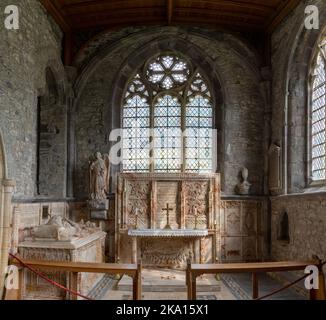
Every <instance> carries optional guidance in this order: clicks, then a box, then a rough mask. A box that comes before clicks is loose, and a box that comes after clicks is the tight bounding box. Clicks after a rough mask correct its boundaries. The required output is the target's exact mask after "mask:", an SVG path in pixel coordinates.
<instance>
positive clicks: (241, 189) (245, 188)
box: [235, 168, 251, 195]
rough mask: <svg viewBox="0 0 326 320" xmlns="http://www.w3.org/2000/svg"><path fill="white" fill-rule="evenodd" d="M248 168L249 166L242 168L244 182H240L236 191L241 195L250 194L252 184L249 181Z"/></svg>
mask: <svg viewBox="0 0 326 320" xmlns="http://www.w3.org/2000/svg"><path fill="white" fill-rule="evenodd" d="M248 173H249V172H248V169H247V168H242V170H241V177H242V182H240V183H238V184H237V186H236V188H235V191H236V193H237V194H239V195H248V194H249V190H250V186H251V184H250V183H249V182H248Z"/></svg>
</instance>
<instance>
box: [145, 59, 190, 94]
mask: <svg viewBox="0 0 326 320" xmlns="http://www.w3.org/2000/svg"><path fill="white" fill-rule="evenodd" d="M189 74H190V69H189V66H188V64H187V62H186V61H183V60H182V59H181V58H180V57H177V56H174V55H160V56H159V57H157V58H155V59H154V60H153V61H151V62H150V63H149V65H148V67H147V70H146V76H147V79H148V80H149V82H151V83H153V84H155V85H157V86H159V87H160V89H163V90H170V89H172V88H174V87H177V86H180V85H182V84H184V83H185V82H186V81H187V80H188V77H189Z"/></svg>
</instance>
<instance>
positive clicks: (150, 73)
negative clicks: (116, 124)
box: [123, 54, 213, 173]
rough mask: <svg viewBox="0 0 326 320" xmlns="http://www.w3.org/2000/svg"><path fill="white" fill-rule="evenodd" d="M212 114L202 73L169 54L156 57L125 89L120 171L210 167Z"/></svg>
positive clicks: (187, 170)
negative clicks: (121, 169)
mask: <svg viewBox="0 0 326 320" xmlns="http://www.w3.org/2000/svg"><path fill="white" fill-rule="evenodd" d="M212 119H213V118H212V101H211V93H210V91H209V89H208V86H207V84H206V82H205V80H204V78H203V77H202V76H201V74H200V73H199V72H198V71H197V70H194V68H193V66H192V65H191V64H190V63H189V62H187V61H186V60H184V59H183V58H181V57H178V56H176V55H174V54H162V55H159V56H158V57H155V58H154V59H152V60H150V61H149V62H148V63H147V64H145V65H144V66H143V67H142V68H141V69H140V70H139V72H138V73H137V74H136V76H135V77H134V78H133V79H131V80H130V82H129V83H128V86H127V90H126V93H125V98H124V105H123V128H124V130H123V171H125V172H151V171H154V172H182V171H185V172H205V173H206V172H211V171H212V125H213V124H212V122H213V120H212ZM185 130H186V131H185ZM184 132H186V137H185V136H182V133H184Z"/></svg>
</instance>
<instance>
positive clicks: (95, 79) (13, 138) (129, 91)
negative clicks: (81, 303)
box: [0, 0, 326, 300]
mask: <svg viewBox="0 0 326 320" xmlns="http://www.w3.org/2000/svg"><path fill="white" fill-rule="evenodd" d="M13 2H15V1H12V0H11V1H9V0H8V1H7V0H2V1H1V3H0V12H5V8H6V7H7V6H9V5H12V4H14V3H13ZM308 6H310V7H308ZM17 7H18V17H19V28H18V29H16V30H15V29H7V28H5V27H1V25H3V23H2V21H1V24H0V40H1V41H0V53H1V54H0V299H1V298H3V299H4V298H5V297H6V296H7V297H8V295H9V296H10V294H9V293H8V290H5V287H6V285H5V284H6V277H7V276H8V273H7V271H8V268H7V266H8V265H10V264H11V263H12V261H13V256H10V255H9V252H10V253H11V254H13V255H15V256H17V257H20V259H23V260H24V261H31V260H35V261H53V262H67V263H74V262H90V263H112V264H117V265H118V264H129V265H134V264H136V265H137V263H138V262H139V261H140V260H141V263H142V268H143V271H142V274H143V298H144V299H147V298H153V297H154V298H157V299H161V298H162V299H164V298H172V299H174V298H178V295H179V297H181V298H182V297H184V298H186V284H185V272H184V271H185V270H186V268H187V263H188V262H191V263H193V264H206V265H210V264H221V263H223V264H224V263H253V262H273V261H274V262H279V261H310V260H311V259H312V257H313V256H318V258H319V259H321V260H322V261H323V259H325V258H326V241H324V240H325V232H326V216H325V210H326V150H325V146H326V101H325V97H326V36H325V32H324V31H325V28H324V27H325V26H326V2H325V1H324V0H310V1H306V0H268V1H266V0H230V1H224V0H213V1H206V0H192V1H190V0H156V1H153V0H134V1H129V0H128V1H127V0H125V1H122V0H114V1H105V0H91V1H85V0H52V1H49V0H22V1H19V2H17ZM307 7H308V10H307ZM316 10H317V11H316ZM316 12H317V16H316V17H318V21H317V22H316V21H315V20H314V16H313V15H314V14H315V13H316ZM309 14H310V16H309ZM5 16H6V15H4V17H5ZM307 17H308V18H307ZM0 20H1V16H0ZM16 262H17V261H16ZM43 272H44V274H45V275H46V276H47V277H49V278H50V279H52V280H54V281H56V282H58V283H60V284H62V285H64V286H68V287H69V286H71V281H72V280H71V278H70V277H69V273H68V272H63V271H60V270H52V271H51V270H44V271H43ZM302 272H303V271H283V272H279V273H277V272H269V273H266V274H264V275H261V278H260V280H259V281H260V285H261V288H262V289H261V290H263V291H264V290H265V289H266V293H267V291H268V288H269V287H268V285H269V284H270V286H271V287H273V288H277V287H280V286H282V285H284V284H287V283H290V282H291V281H293V280H294V279H295V278H296V277H298V276H300V275H302V274H303V273H302ZM247 276H248V277H249V278H246V277H247ZM250 276H251V275H250V274H247V275H246V274H241V275H236V274H232V273H231V274H223V275H220V276H218V277H215V276H213V275H210V276H202V277H201V278H200V279H199V278H198V286H197V291H198V297H199V298H201V299H228V298H230V299H245V298H246V295H249V296H250V293H248V292H249V291H250V290H249V291H248V290H247V289H248V288H246V286H248V285H247V283H248V281H247V280H248V279H249V280H250ZM146 277H148V278H146ZM20 279H21V280H23V285H22V288H20V293H19V294H20V298H21V299H26V300H31V299H68V298H69V297H70V295H69V293H67V292H65V291H64V290H62V289H60V288H58V287H53V286H51V285H50V284H49V283H48V282H46V281H45V280H43V279H41V278H40V277H38V276H36V275H35V274H34V273H33V272H31V271H29V270H25V271H24V275H23V276H22V277H20ZM180 279H181V280H180ZM75 280H76V289H77V290H78V292H80V293H82V294H83V295H86V296H90V297H93V298H94V299H108V300H110V299H114V298H116V299H131V297H132V294H131V293H130V292H129V291H130V290H131V288H132V280H131V278H129V277H125V276H124V277H122V275H121V277H120V278H119V277H117V276H112V275H103V274H101V273H95V272H93V273H84V272H82V273H79V274H78V275H77V276H76V279H75ZM179 280H180V281H181V282H180V283H179V282H178V281H179ZM169 281H170V282H169ZM164 283H167V284H170V287H169V285H167V286H165V287H164ZM249 283H250V281H249ZM156 285H157V288H160V289H157V290H158V291H159V290H160V291H161V293H159V292H156V293H155V289H153V288H154V287H155V286H156ZM249 287H250V286H249ZM169 288H170V289H169ZM171 288H172V289H171ZM264 288H265V289H264ZM165 289H166V291H164V290H165ZM249 289H250V288H249ZM128 290H129V291H128ZM178 290H179V291H180V293H178ZM150 292H154V293H153V294H152V295H151V296H150ZM119 294H120V295H119ZM155 294H156V295H155ZM279 298H280V299H283V298H284V299H287V298H293V299H308V298H309V291H307V290H305V288H304V285H303V281H301V282H300V283H298V284H296V285H295V286H293V287H292V288H291V289H289V290H288V291H286V294H284V295H283V296H279Z"/></svg>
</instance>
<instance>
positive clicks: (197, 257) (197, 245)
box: [194, 238, 200, 263]
mask: <svg viewBox="0 0 326 320" xmlns="http://www.w3.org/2000/svg"><path fill="white" fill-rule="evenodd" d="M194 244H195V263H200V238H196V239H195V241H194Z"/></svg>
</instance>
